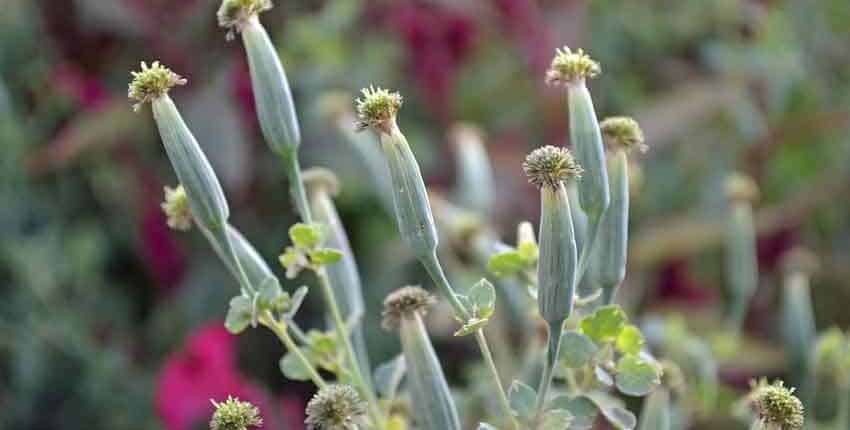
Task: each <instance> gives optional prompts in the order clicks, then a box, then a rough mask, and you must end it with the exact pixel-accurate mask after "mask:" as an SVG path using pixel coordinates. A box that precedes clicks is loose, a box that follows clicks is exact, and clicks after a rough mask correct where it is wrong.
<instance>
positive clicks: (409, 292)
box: [381, 286, 436, 330]
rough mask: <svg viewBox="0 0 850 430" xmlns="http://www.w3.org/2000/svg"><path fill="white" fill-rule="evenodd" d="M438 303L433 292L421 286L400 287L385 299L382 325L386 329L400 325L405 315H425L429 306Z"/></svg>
mask: <svg viewBox="0 0 850 430" xmlns="http://www.w3.org/2000/svg"><path fill="white" fill-rule="evenodd" d="M434 303H436V300H435V299H434V296H432V295H431V293H429V292H427V291H425V290H423V289H422V288H420V287H415V286H407V287H402V288H399V289H397V290H395V291H393V292H392V293H390V294H389V295H388V296H387V298H386V299H384V311H383V312H381V316H383V321H382V322H381V326H382V327H384V329H385V330H392V329H394V328H396V327H398V324H399V322H401V319H402V318H404V317H405V316H410V315H412V314H419V315H425V313H427V312H428V308H429V307H430V306H431V305H433V304H434Z"/></svg>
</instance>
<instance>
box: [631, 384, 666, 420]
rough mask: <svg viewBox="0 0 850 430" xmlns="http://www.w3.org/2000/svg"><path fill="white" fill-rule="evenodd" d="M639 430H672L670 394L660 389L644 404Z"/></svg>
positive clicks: (664, 389)
mask: <svg viewBox="0 0 850 430" xmlns="http://www.w3.org/2000/svg"><path fill="white" fill-rule="evenodd" d="M638 430H670V393H668V392H667V389H666V388H659V389H657V390H655V391H654V392H653V393H652V394H650V395H649V397H647V399H646V400H645V401H644V402H643V410H642V411H641V413H640V424H639V426H638Z"/></svg>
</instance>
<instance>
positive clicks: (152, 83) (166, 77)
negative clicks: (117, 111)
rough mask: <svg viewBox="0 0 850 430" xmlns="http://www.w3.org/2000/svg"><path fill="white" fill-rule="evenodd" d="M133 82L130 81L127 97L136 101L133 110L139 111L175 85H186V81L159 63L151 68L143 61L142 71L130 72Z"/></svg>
mask: <svg viewBox="0 0 850 430" xmlns="http://www.w3.org/2000/svg"><path fill="white" fill-rule="evenodd" d="M130 75H132V76H133V80H132V81H130V85H129V88H128V90H127V97H129V98H130V100H135V101H136V104H134V105H133V110H135V111H138V110H139V109H140V108H141V106H142V105H143V104H145V103H147V102H150V101H152V100H153V99H155V98H157V97H160V96H162V95H164V94H166V93H168V90H170V89H171V88H172V87H174V86H175V85H186V79H185V78H183V77H182V76H180V75H178V74H177V73H174V72H172V71H171V69H169V68H168V67H165V66H163V65H162V64H160V63H159V61H154V62H153V64H151V66H150V67H148V65H147V63H145V62H144V61H142V63H141V70H139V71H138V72H130Z"/></svg>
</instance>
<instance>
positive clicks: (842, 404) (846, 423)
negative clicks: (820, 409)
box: [834, 383, 850, 430]
mask: <svg viewBox="0 0 850 430" xmlns="http://www.w3.org/2000/svg"><path fill="white" fill-rule="evenodd" d="M845 384H846V383H845ZM848 402H850V386H844V387H842V388H841V389H839V390H838V413H837V414H836V417H835V426H834V427H835V428H836V429H841V430H844V429H846V428H850V403H848Z"/></svg>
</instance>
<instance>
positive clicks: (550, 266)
mask: <svg viewBox="0 0 850 430" xmlns="http://www.w3.org/2000/svg"><path fill="white" fill-rule="evenodd" d="M523 169H524V170H525V173H526V175H528V177H529V181H530V182H531V183H533V184H535V185H537V186H538V187H540V194H541V199H540V201H541V212H540V233H539V234H538V235H537V237H538V238H539V240H540V257H539V264H538V268H537V277H538V288H537V291H538V292H537V302H538V306H539V308H540V315H541V316H543V319H544V320H546V321H547V322H549V324H550V326H553V325H560V324H561V323H562V322H563V321H564V320H565V319H566V318H568V317H569V316H570V313H572V308H573V296H574V293H575V284H576V275H577V269H578V261H577V257H578V252H577V250H576V243H575V232H574V230H573V221H572V215H571V214H570V203H569V198H568V197H567V190H566V187H565V185H564V181H566V180H570V179H574V178H577V177H578V176H579V175H581V171H582V170H581V168H580V167H579V166H578V165H577V164H576V163H575V161H574V160H573V157H572V155H571V154H570V151H569V150H567V149H565V148H556V147H554V146H545V147H542V148H538V149H536V150H534V151H532V152H531V154H529V155H528V157H526V159H525V163H524V164H523Z"/></svg>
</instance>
